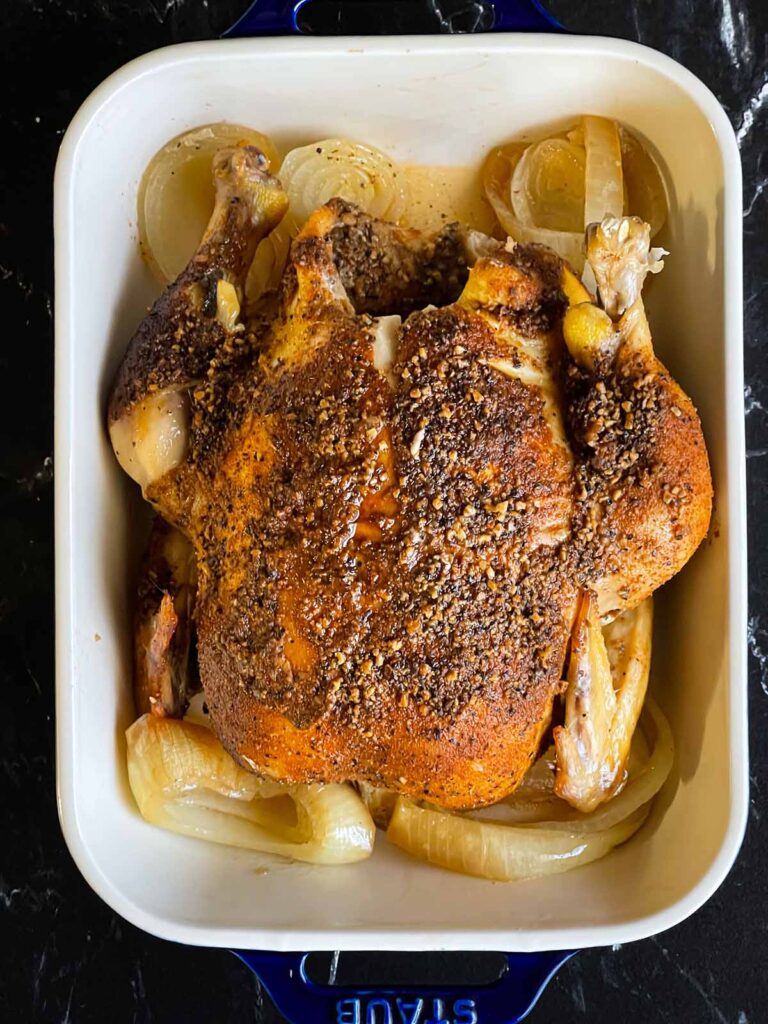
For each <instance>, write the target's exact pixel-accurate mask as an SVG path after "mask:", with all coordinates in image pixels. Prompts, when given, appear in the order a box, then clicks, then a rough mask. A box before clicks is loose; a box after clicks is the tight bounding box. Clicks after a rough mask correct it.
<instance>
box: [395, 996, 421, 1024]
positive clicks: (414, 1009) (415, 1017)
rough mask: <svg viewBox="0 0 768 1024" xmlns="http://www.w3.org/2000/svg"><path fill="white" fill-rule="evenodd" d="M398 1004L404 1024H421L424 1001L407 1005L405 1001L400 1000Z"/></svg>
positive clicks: (419, 1000)
mask: <svg viewBox="0 0 768 1024" xmlns="http://www.w3.org/2000/svg"><path fill="white" fill-rule="evenodd" d="M396 1002H397V1008H398V1010H399V1011H400V1019H401V1021H402V1022H403V1024H419V1020H420V1018H421V1011H422V1010H423V1009H424V1000H423V999H417V1000H416V1001H415V1002H413V1003H406V1001H405V1000H404V999H398V1000H396Z"/></svg>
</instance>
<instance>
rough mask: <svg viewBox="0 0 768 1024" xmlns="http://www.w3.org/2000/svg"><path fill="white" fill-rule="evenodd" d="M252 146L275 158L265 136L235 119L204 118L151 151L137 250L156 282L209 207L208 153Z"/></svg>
mask: <svg viewBox="0 0 768 1024" xmlns="http://www.w3.org/2000/svg"><path fill="white" fill-rule="evenodd" d="M236 145H246V146H257V147H258V148H259V149H260V150H261V151H262V152H263V153H264V155H265V156H266V157H267V159H268V160H269V163H270V166H271V168H272V169H274V168H276V167H277V165H278V163H279V157H278V154H277V150H276V149H275V146H274V144H273V142H272V141H271V139H269V138H268V137H267V136H266V135H263V134H262V133H261V132H257V131H255V130H254V129H253V128H245V127H243V126H242V125H237V124H225V123H218V124H207V125H203V126H202V127H201V128H194V129H192V131H187V132H183V133H182V134H181V135H177V136H176V138H174V139H171V141H170V142H167V143H166V144H165V145H164V146H163V147H162V149H160V150H158V152H157V153H155V155H154V156H153V157H152V159H151V161H150V162H149V164H148V166H147V169H146V170H145V171H144V175H143V177H142V179H141V184H140V185H139V193H138V223H139V245H140V246H141V253H142V256H143V257H144V259H145V260H146V262H147V264H148V265H149V267H150V269H151V270H152V272H153V274H154V275H155V277H156V278H157V280H158V281H159V282H160V284H162V285H166V284H168V283H169V282H170V281H174V280H175V279H176V278H177V277H178V275H179V274H180V273H181V271H182V270H184V268H185V267H186V265H187V263H188V262H189V260H190V259H191V257H192V255H193V253H194V251H195V249H196V248H197V246H198V244H199V243H200V239H201V238H202V237H203V234H204V232H205V229H206V227H207V225H208V221H209V220H210V217H211V213H212V212H213V203H214V197H215V190H214V185H213V178H212V175H211V162H212V160H213V157H214V154H215V153H216V152H217V151H218V150H220V149H224V148H225V147H227V146H236Z"/></svg>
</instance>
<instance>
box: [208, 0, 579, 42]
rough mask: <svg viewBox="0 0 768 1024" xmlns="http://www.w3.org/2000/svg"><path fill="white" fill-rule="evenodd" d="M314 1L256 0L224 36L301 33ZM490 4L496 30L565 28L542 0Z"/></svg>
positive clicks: (515, 0) (521, 30) (512, 0)
mask: <svg viewBox="0 0 768 1024" xmlns="http://www.w3.org/2000/svg"><path fill="white" fill-rule="evenodd" d="M311 3H312V0H254V2H253V3H252V4H251V6H250V7H249V8H248V9H247V10H246V11H245V13H244V14H243V15H242V17H240V18H239V19H238V21H236V22H235V24H234V25H233V26H232V27H231V28H230V29H228V30H227V31H226V32H225V33H224V37H225V38H227V39H234V38H240V37H243V36H285V35H294V34H300V33H301V29H300V28H299V24H298V17H299V12H300V11H301V9H302V8H303V7H306V6H308V5H309V4H311ZM489 6H490V7H491V8H492V10H493V28H492V29H491V31H493V32H564V31H565V29H564V28H563V26H562V25H561V24H560V23H559V22H558V21H557V20H556V19H555V18H553V17H552V15H551V14H549V12H548V11H546V10H545V9H544V7H542V5H541V4H540V3H539V0H495V2H490V0H489Z"/></svg>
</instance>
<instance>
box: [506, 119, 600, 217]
mask: <svg viewBox="0 0 768 1024" xmlns="http://www.w3.org/2000/svg"><path fill="white" fill-rule="evenodd" d="M584 163H585V158H584V149H583V147H581V146H576V145H574V144H573V143H572V142H569V141H567V140H566V139H545V140H544V141H543V142H538V143H536V144H535V145H532V146H528V148H527V149H526V150H525V152H524V153H523V155H522V157H521V158H520V161H519V162H518V164H517V167H516V168H515V171H514V174H513V175H512V182H511V203H512V210H513V211H514V214H515V217H516V218H517V219H518V220H519V221H520V222H521V223H522V224H524V225H525V226H526V227H529V228H530V227H538V228H550V229H554V230H556V231H568V232H574V233H579V232H580V231H581V230H582V228H583V227H584V178H585V168H584Z"/></svg>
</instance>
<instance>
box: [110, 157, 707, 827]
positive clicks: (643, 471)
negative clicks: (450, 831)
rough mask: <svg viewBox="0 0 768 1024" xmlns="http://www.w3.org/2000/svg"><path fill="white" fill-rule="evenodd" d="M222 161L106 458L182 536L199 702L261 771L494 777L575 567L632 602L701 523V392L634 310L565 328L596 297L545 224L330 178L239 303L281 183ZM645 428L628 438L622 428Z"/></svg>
mask: <svg viewBox="0 0 768 1024" xmlns="http://www.w3.org/2000/svg"><path fill="white" fill-rule="evenodd" d="M216 176H217V182H218V200H217V207H216V211H215V212H214V216H213V219H212V222H211V226H210V228H209V231H208V233H207V235H206V238H205V240H204V242H203V244H202V246H201V248H200V250H199V252H198V253H197V254H196V256H195V257H194V258H193V260H192V262H191V263H190V266H189V267H188V269H187V270H186V271H185V272H184V274H182V275H181V277H180V278H179V279H178V281H177V282H176V283H175V284H174V285H172V286H171V287H170V288H169V289H168V291H167V292H166V293H165V295H164V296H162V297H161V298H160V299H159V300H158V302H157V303H156V304H155V306H154V307H153V309H152V310H151V312H150V313H149V315H148V316H147V318H146V319H145V321H144V323H143V324H142V325H141V326H140V328H139V330H138V332H137V334H136V336H135V337H134V339H133V341H132V342H131V345H130V346H129V349H128V352H127V355H126V358H125V360H124V362H123V365H122V367H121V368H120V370H119V372H118V375H117V379H116V381H115V385H114V388H113V392H112V399H111V402H110V409H109V425H110V434H111V437H112V441H113V444H114V446H115V449H116V452H117V454H118V458H119V460H120V462H121V465H123V467H124V468H125V469H126V470H127V471H128V472H129V473H130V474H131V475H132V476H133V478H134V479H136V480H137V481H138V482H139V483H140V484H141V486H142V487H143V489H144V493H145V496H146V497H147V498H148V500H149V501H151V502H152V503H153V505H154V506H155V508H156V509H157V510H158V511H159V512H160V514H161V515H162V516H163V517H164V518H165V519H166V520H168V521H169V522H171V523H173V524H174V525H175V526H177V527H178V528H179V529H180V530H181V531H182V532H183V533H184V534H185V535H186V536H187V537H188V538H189V540H190V541H191V542H192V544H193V546H194V550H195V556H196V563H197V584H198V593H197V598H196V603H195V615H196V629H197V647H198V653H199V661H200V673H201V679H202V684H203V688H204V691H205V698H206V702H207V704H208V707H209V709H210V715H211V722H212V726H213V728H214V730H215V731H216V733H217V735H218V736H219V738H220V739H221V741H222V743H223V744H224V746H225V747H226V748H227V749H228V750H229V751H230V753H231V754H232V755H233V756H234V757H235V758H236V759H237V760H239V761H240V762H241V763H242V764H244V765H246V766H247V767H249V768H251V769H252V770H254V771H256V772H258V773H260V774H263V775H266V776H269V777H272V778H275V779H279V780H284V781H293V782H306V781H313V780H323V781H341V780H361V781H366V782H369V783H373V784H375V785H378V786H386V787H388V788H390V789H393V790H396V791H398V792H401V793H406V794H410V795H413V796H417V797H425V798H427V799H429V800H431V801H433V802H434V803H437V804H441V805H443V806H446V807H454V808H467V807H475V806H479V805H482V804H487V803H491V802H493V801H495V800H498V799H501V798H502V797H504V796H505V795H506V794H508V793H509V792H511V791H512V790H513V789H514V788H515V786H516V785H517V784H518V782H519V781H520V779H521V778H522V776H523V775H524V773H525V771H526V770H527V768H528V767H529V765H530V764H531V762H532V761H533V760H534V758H535V757H536V755H537V752H538V749H539V746H540V742H541V738H542V736H543V734H544V732H545V731H546V730H547V728H548V726H549V724H550V721H551V716H552V709H553V704H554V701H555V698H556V697H557V695H558V694H559V693H560V692H561V691H562V688H563V686H564V683H563V682H562V678H563V675H564V672H563V666H564V661H565V656H566V651H567V647H568V641H569V636H570V633H571V629H572V625H573V622H574V618H575V615H576V610H577V607H578V603H579V600H580V593H581V592H582V591H585V590H594V591H595V592H596V593H597V594H599V595H600V600H601V610H602V609H604V611H605V612H606V613H613V612H615V611H617V610H619V609H620V608H626V607H631V606H632V605H633V604H636V603H637V602H638V601H639V600H640V599H641V598H642V597H643V596H645V594H646V593H649V592H651V591H652V590H653V589H654V588H655V587H657V586H658V585H660V583H661V582H663V581H664V579H667V578H669V576H671V575H672V574H673V573H674V572H675V571H677V569H678V568H679V567H680V565H682V564H683V562H684V561H685V560H686V559H687V558H688V557H689V555H690V554H691V553H692V551H693V550H694V549H695V547H696V545H697V544H698V542H699V541H700V539H701V537H702V536H703V534H704V532H705V531H706V526H707V522H708V514H709V512H708V509H709V504H708V503H709V500H710V492H709V490H708V487H709V483H708V481H709V476H708V468H707V464H706V452H705V449H704V446H703V441H702V440H701V433H700V427H699V424H698V419H697V417H696V414H695V412H694V411H693V408H692V406H691V405H690V402H689V401H688V399H687V398H686V397H685V396H684V395H683V394H682V392H681V391H680V390H679V388H677V386H676V385H675V384H674V382H672V381H671V379H670V378H669V377H668V375H666V374H665V372H664V371H663V368H661V367H660V366H659V364H657V363H656V362H655V360H654V358H653V354H652V349H650V353H649V352H648V351H646V349H645V348H644V347H643V345H644V343H641V342H642V337H640V335H642V329H641V330H640V335H638V334H637V333H636V332H635V333H633V330H634V328H633V327H631V326H630V327H628V328H627V329H626V330H624V329H623V328H619V327H616V328H615V329H613V330H614V334H616V335H617V340H616V343H615V345H614V346H613V349H612V350H611V351H610V352H603V351H602V350H601V351H600V352H598V353H597V356H595V354H594V353H592V355H590V356H588V357H584V355H583V354H584V351H586V349H585V348H584V346H583V345H582V347H581V349H579V347H578V343H577V342H578V338H577V336H578V335H579V332H578V329H577V328H578V322H577V323H576V326H575V327H574V325H573V324H572V325H571V327H572V329H571V332H570V343H569V344H567V345H566V344H564V343H563V324H564V317H566V320H567V311H568V312H570V311H569V305H570V306H572V307H575V306H576V305H581V304H582V303H583V302H585V301H587V300H588V299H589V296H587V295H586V293H585V292H584V291H583V289H581V287H580V285H579V284H578V282H576V280H575V278H574V277H573V275H572V274H571V272H570V271H569V270H568V268H567V267H566V266H565V265H564V264H563V262H562V261H561V260H560V259H559V258H558V257H557V256H555V255H554V254H553V253H551V252H550V251H549V250H547V249H544V248H541V247H537V246H522V245H512V244H510V245H509V246H507V247H504V246H502V245H501V244H500V243H494V242H492V241H490V240H487V241H484V242H483V243H482V244H481V245H480V246H478V245H477V239H476V238H474V237H470V235H469V234H467V233H465V232H463V231H461V230H460V229H458V228H457V227H456V226H451V227H448V228H446V229H444V230H443V231H442V232H441V233H439V234H438V235H437V236H434V237H425V236H422V235H419V234H418V233H416V232H409V231H405V230H403V229H400V228H397V227H394V226H393V225H390V224H386V223H383V222H377V221H374V220H371V219H370V218H369V217H367V216H366V215H364V214H363V213H361V212H360V211H358V210H356V209H355V208H354V207H353V206H351V205H349V204H347V203H345V202H342V201H341V200H333V201H331V202H330V203H329V204H328V205H326V206H325V207H322V208H320V209H319V210H318V211H316V212H315V214H313V216H312V217H311V218H310V219H309V221H308V222H307V224H306V225H305V226H304V228H303V230H302V231H301V233H300V235H299V237H298V238H297V239H296V241H295V242H294V245H293V248H292V251H291V256H290V259H289V264H288V267H287V269H286V272H285V275H284V278H283V282H282V285H281V290H280V295H279V298H278V303H277V309H276V311H275V312H273V314H272V315H270V316H264V317H262V318H261V319H260V320H257V321H255V322H253V323H252V324H250V325H249V327H247V328H246V327H245V326H244V325H243V324H242V323H241V322H240V319H239V304H240V301H241V297H242V285H243V279H244V275H245V272H246V270H247V266H248V262H249V260H250V257H251V256H252V253H253V251H254V248H255V245H256V244H257V242H258V240H259V239H260V238H261V237H263V236H264V234H266V232H268V231H269V230H270V229H271V227H272V226H273V225H274V224H275V223H276V221H277V220H278V219H279V217H280V216H281V214H282V212H283V210H284V207H285V201H284V198H283V195H282V192H281V189H280V186H279V183H278V182H277V181H276V179H274V178H272V177H270V176H269V175H268V173H267V171H266V168H265V167H264V164H263V161H262V159H261V157H260V154H258V152H257V151H255V150H252V149H249V148H247V147H246V148H242V149H237V150H233V151H226V152H224V153H222V154H219V157H218V158H217V164H216ZM428 304H429V305H428ZM432 304H434V305H432ZM402 318H406V319H405V321H404V323H401V320H402ZM576 319H577V321H578V316H577V318H576ZM633 323H635V326H636V322H633ZM640 326H641V328H642V324H641V325H640ZM575 339H576V340H575ZM638 339H639V340H638ZM581 340H582V341H583V338H582V339H581ZM566 341H568V331H566ZM648 344H650V341H649V339H648ZM577 350H578V352H579V353H580V354H581V356H582V360H581V362H579V361H578V359H576V358H574V356H573V355H572V354H571V352H572V351H573V352H576V351H577ZM641 350H642V353H641ZM638 353H641V354H638ZM593 356H594V358H593ZM598 356H599V358H597V357H598ZM614 379H615V381H616V382H617V383H616V385H615V388H616V389H618V391H619V392H620V397H619V398H617V399H616V401H615V402H614V405H611V406H610V409H607V405H606V403H607V402H608V399H607V398H606V397H605V396H606V393H609V394H612V391H611V388H613V387H614V384H613V382H614ZM606 381H608V382H609V384H610V388H609V386H608V384H606ZM611 400H612V401H613V399H611ZM614 406H615V408H614ZM625 406H628V407H625ZM606 409H607V412H606V411H605V410H606ZM617 410H618V412H617ZM617 416H619V418H618V419H617V418H616V417H617ZM635 424H636V428H635ZM635 429H636V430H637V432H638V440H637V443H636V444H635V446H634V451H635V452H636V455H635V456H632V455H631V454H627V453H628V452H630V451H631V450H632V449H631V447H630V446H629V443H628V442H625V441H624V440H617V434H618V433H619V432H622V431H630V432H632V431H633V430H635ZM640 433H642V437H640V436H639V435H640ZM692 445H693V450H692V451H689V449H691V446H692ZM681 495H682V496H683V499H682V500H680V496H681ZM670 496H671V498H672V499H674V500H670ZM649 520H652V521H653V522H654V523H655V524H656V525H655V526H654V527H653V530H651V527H647V528H646V527H645V526H644V524H647V523H648V522H649Z"/></svg>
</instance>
